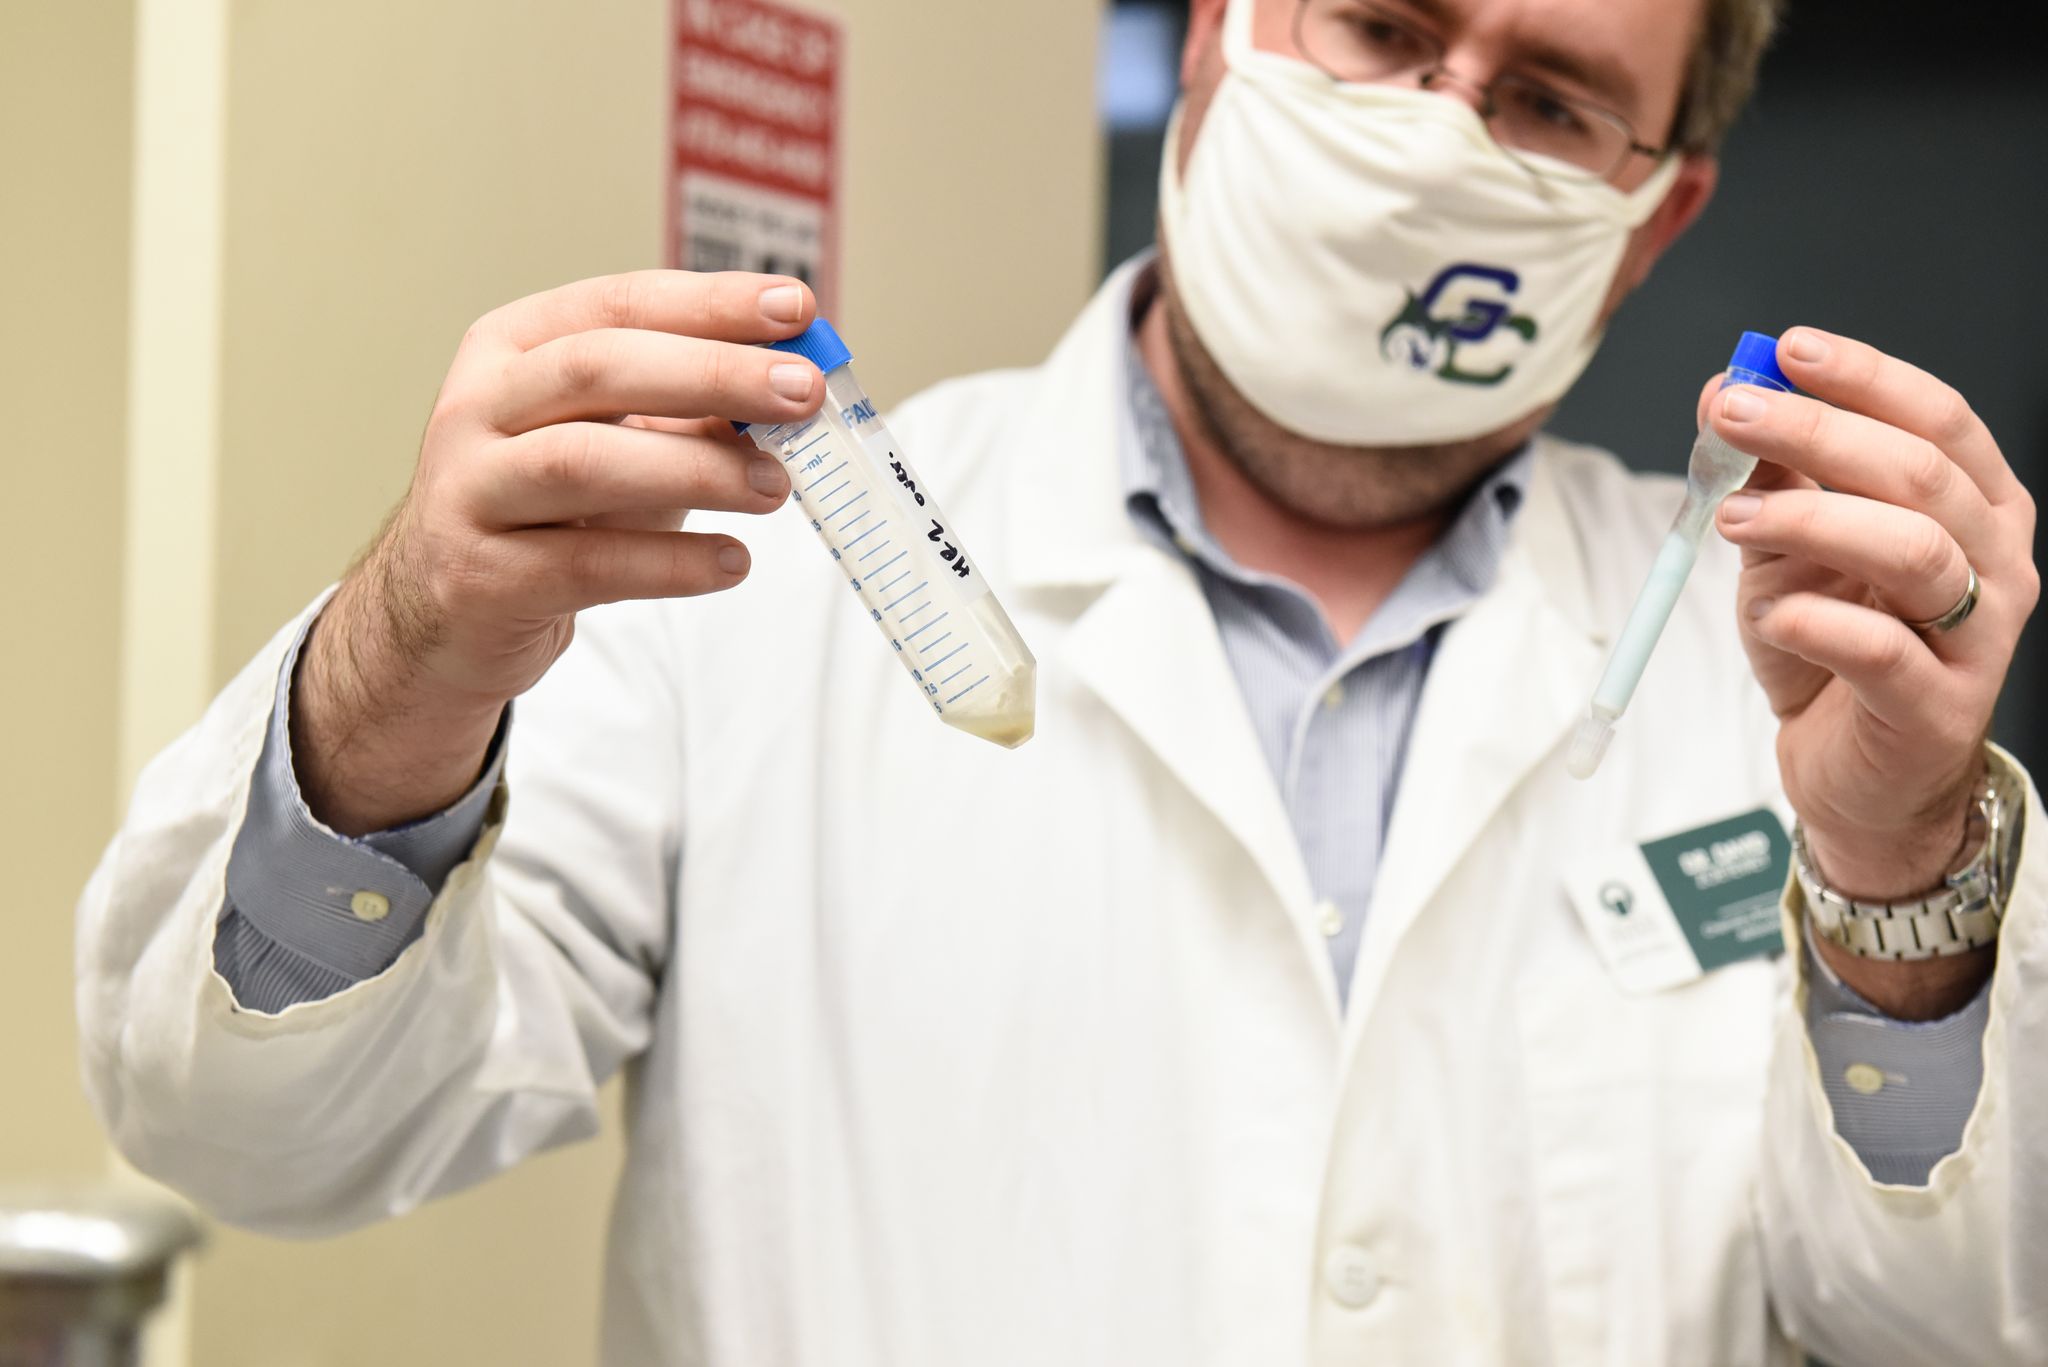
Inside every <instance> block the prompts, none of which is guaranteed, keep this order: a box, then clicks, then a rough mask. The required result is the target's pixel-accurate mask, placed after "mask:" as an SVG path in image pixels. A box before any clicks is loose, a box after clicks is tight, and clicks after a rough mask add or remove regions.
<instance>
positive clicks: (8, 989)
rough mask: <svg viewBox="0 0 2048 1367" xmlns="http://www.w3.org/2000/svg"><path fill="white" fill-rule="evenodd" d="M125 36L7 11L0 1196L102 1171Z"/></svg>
mask: <svg viewBox="0 0 2048 1367" xmlns="http://www.w3.org/2000/svg"><path fill="white" fill-rule="evenodd" d="M130 22H131V21H130V17H129V12H128V6H127V5H126V4H117V3H111V2H103V0H6V3H5V4H0V273H4V276H5V288H4V289H0V414H5V415H6V417H5V423H6V426H5V430H4V435H0V472H4V480H5V485H4V487H5V494H4V496H0V507H4V509H5V513H6V530H5V533H4V534H0V621H4V623H5V628H4V633H5V634H4V637H0V640H4V642H5V644H4V645H0V717H5V718H6V719H7V720H6V723H5V725H4V727H0V867H4V868H5V869H6V870H7V878H8V883H9V896H8V898H7V901H8V903H9V905H8V906H7V908H6V909H5V911H4V912H0V919H4V923H5V927H6V934H5V949H4V951H0V1182H7V1181H10V1180H21V1179H24V1178H27V1177H30V1176H33V1175H38V1174H41V1175H66V1176H75V1177H88V1176H92V1175H95V1174H97V1173H99V1172H100V1171H102V1170H103V1169H104V1167H105V1164H106V1159H105V1156H104V1155H105V1151H104V1149H103V1148H102V1146H101V1144H100V1142H99V1138H98V1131H97V1129H96V1128H95V1126H94V1125H93V1122H92V1117H91V1115H90V1114H89V1113H88V1111H87V1110H86V1106H85V1100H84V1095H83V1093H82V1092H81V1091H80V1090H79V1084H78V1064H77V1061H76V1055H75V1046H74V1040H75V1032H74V1031H73V1029H72V1026H71V906H72V903H73V902H74V901H75V900H76V899H77V897H78V890H79V887H80V885H81V884H82V883H83V882H84V880H85V876H86V873H87V872H88V871H89V870H90V869H91V868H92V864H93V861H94V859H95V858H96V857H97V856H98V853H99V847H100V845H101V844H102V843H103V842H104V841H105V839H106V836H107V829H108V820H109V816H110V814H111V813H112V811H113V807H114V789H115V777H116V763H115V746H116V726H115V718H116V711H117V701H118V671H117V666H118V646H119V638H120V597H121V568H122V544H121V543H122V520H121V508H122V439H123V432H124V423H125V421H126V412H127V403H126V398H127V396H126V384H127V381H126V365H125V362H124V357H125V354H126V348H127V328H128V313H127V309H128V295H127V291H128V176H129V149H128V138H129V112H130V104H129V98H130V97H129V51H130V46H131V30H130Z"/></svg>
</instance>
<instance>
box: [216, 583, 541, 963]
mask: <svg viewBox="0 0 2048 1367" xmlns="http://www.w3.org/2000/svg"><path fill="white" fill-rule="evenodd" d="M312 620H317V619H309V621H308V624H307V627H306V629H305V630H302V631H301V632H300V634H299V637H298V639H296V640H295V641H293V642H292V644H291V647H290V648H289V649H288V650H287V651H286V653H285V657H284V660H283V663H282V665H281V666H280V668H279V670H278V678H277V687H276V693H275V696H274V699H273V702H272V707H271V715H270V723H269V729H268V732H267V734H266V736H265V738H264V743H263V751H262V754H261V755H260V756H259V758H258V760H257V763H256V769H255V773H254V774H253V775H252V778H251V784H250V790H249V805H248V810H247V813H246V815H245V818H244V820H243V823H242V827H241V829H240V830H239V831H238V832H237V833H236V836H235V843H234V849H233V851H232V853H231V855H230V857H229V860H228V869H227V903H228V908H227V909H231V910H232V911H233V912H235V913H236V914H238V915H239V916H240V918H241V919H242V920H243V921H244V922H245V923H246V924H247V927H248V929H250V930H253V931H255V932H256V933H257V934H258V935H259V936H261V937H262V938H264V939H267V940H269V941H271V942H273V943H275V944H277V945H279V946H281V947H283V948H285V949H288V950H290V951H291V952H292V953H293V954H294V955H296V956H298V957H299V958H300V959H303V960H305V961H307V962H308V963H309V964H311V965H315V966H317V967H318V968H320V969H323V970H325V971H326V972H327V973H331V974H334V975H338V976H339V977H340V978H342V979H344V980H346V981H348V982H351V983H353V982H360V981H362V980H364V979H366V978H370V977H374V976H376V975H377V974H378V973H381V972H383V971H384V970H385V969H386V968H388V967H390V965H391V964H392V962H393V961H395V960H396V959H397V958H398V956H399V954H400V953H402V952H403V951H404V949H405V947H406V946H407V945H409V944H411V943H412V941H413V940H414V939H416V938H418V935H419V932H420V929H421V926H422V925H423V923H424V920H425V916H426V912H427V908H428V907H429V906H431V905H432V903H433V900H434V897H435V895H436V893H437V891H438V889H439V888H440V886H441V884H442V883H443V882H445V881H446V879H447V877H448V874H449V871H450V870H452V869H453V868H455V867H456V866H457V865H458V864H460V863H461V862H462V861H463V860H464V859H466V858H468V857H469V855H470V854H471V853H472V852H473V851H474V850H475V848H476V844H477V841H478V839H479V837H480V836H481V835H482V833H483V829H484V826H485V822H486V819H487V815H488V811H489V808H490V806H491V800H492V797H493V795H494V793H495V792H496V791H497V789H498V788H499V785H500V783H501V781H502V776H503V772H504V764H505V749H506V744H507V735H508V732H509V729H510V725H511V711H510V708H509V707H508V708H507V709H506V714H505V716H504V717H503V718H501V719H500V721H499V724H498V731H497V734H496V735H495V736H493V738H492V740H491V747H490V750H489V752H488V755H487V759H486V763H485V765H484V768H483V772H482V774H481V775H480V776H479V777H478V779H477V781H476V782H475V783H474V784H473V785H472V786H471V787H470V789H469V790H468V791H467V792H465V793H464V794H463V795H462V796H461V797H460V798H458V799H457V800H456V801H455V802H454V803H453V804H451V805H450V806H449V807H447V808H445V809H444V810H442V811H440V812H437V813H435V814H433V815H432V816H429V817H426V818H423V819H422V820H419V821H414V822H409V823H407V824H405V825H403V826H400V827H396V828H393V829H391V830H387V831H379V832H376V833H374V834H371V835H367V836H362V837H351V836H345V835H342V834H340V833H339V832H337V831H335V830H333V829H331V828H330V827H328V826H327V825H325V824H324V823H322V822H321V821H320V820H319V818H318V817H316V816H314V815H313V813H312V811H311V809H310V808H309V807H308V806H307V805H306V800H305V797H304V794H303V793H302V792H301V791H300V789H299V784H298V777H297V774H296V773H295V771H294V769H293V765H292V755H291V711H290V708H291V686H292V677H293V673H294V670H295V669H296V666H297V664H298V659H299V652H300V650H301V648H302V647H303V646H304V644H305V640H306V632H307V631H309V630H310V629H311V622H312ZM224 910H226V909H224ZM223 947H224V945H223V944H222V943H221V942H217V945H216V958H217V959H218V958H219V950H220V949H221V948H223ZM217 966H218V967H220V968H221V969H222V973H223V976H224V977H227V978H228V980H229V982H230V984H231V985H233V984H234V983H235V976H236V975H235V974H234V973H233V972H232V971H230V970H231V969H232V967H233V965H232V964H226V963H221V964H217ZM311 995H314V996H324V995H328V993H327V992H325V991H316V992H313V993H312V994H311Z"/></svg>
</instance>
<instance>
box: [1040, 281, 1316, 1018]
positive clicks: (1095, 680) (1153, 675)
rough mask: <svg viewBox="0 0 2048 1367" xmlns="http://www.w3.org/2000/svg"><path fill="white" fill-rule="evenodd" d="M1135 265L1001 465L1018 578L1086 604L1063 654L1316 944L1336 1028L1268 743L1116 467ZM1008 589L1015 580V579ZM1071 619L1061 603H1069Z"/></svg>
mask: <svg viewBox="0 0 2048 1367" xmlns="http://www.w3.org/2000/svg"><path fill="white" fill-rule="evenodd" d="M1139 269H1140V267H1139V266H1138V265H1132V266H1127V267H1125V268H1124V269H1122V270H1120V271H1118V272H1117V273H1116V274H1115V275H1113V276H1111V277H1110V279H1109V280H1108V281H1107V282H1106V283H1105V284H1104V285H1103V287H1102V289H1101V290H1100V291H1099V292H1098V293H1097V295H1096V297H1095V300H1094V302H1092V303H1091V304H1090V305H1089V306H1088V308H1087V309H1086V310H1085V311H1084V312H1083V313H1082V315H1081V317H1080V319H1079V320H1078V321H1077V322H1076V323H1075V324H1074V326H1073V328H1072V329H1071V330H1070V331H1069V332H1068V334H1067V336H1066V338H1065V339H1064V340H1063V341H1062V342H1061V343H1060V345H1059V347H1058V348H1056V349H1055V351H1054V352H1053V355H1052V356H1051V358H1049V359H1048V361H1047V363H1046V367H1045V371H1044V374H1043V376H1042V380H1041V383H1040V385H1039V389H1038V399H1037V401H1036V402H1034V403H1032V404H1031V405H1029V406H1028V407H1027V409H1026V410H1025V411H1024V412H1022V413H1020V414H1018V415H1017V419H1016V424H1015V427H1014V429H1013V431H1014V432H1015V437H1014V440H1016V441H1017V442H1019V443H1021V444H1023V449H1020V450H1018V451H1016V452H1015V453H1014V454H1013V455H1012V457H1011V458H1010V459H1009V460H1007V461H1006V462H1005V464H1006V466H1007V468H1008V470H1009V471H1010V482H1009V485H1008V487H1007V490H1006V494H1007V496H1006V500H1005V502H1006V504H1007V511H1008V514H1009V521H1010V528H1009V535H1008V537H1007V538H1006V550H1007V556H1008V565H1007V570H1008V578H1009V579H1010V581H1011V582H1012V583H1013V584H1014V585H1015V587H1016V589H1017V590H1018V593H1019V602H1029V601H1033V595H1039V594H1043V595H1046V597H1045V598H1044V599H1043V600H1042V601H1045V602H1047V603H1048V604H1050V603H1053V602H1065V603H1067V604H1069V605H1070V606H1069V607H1068V609H1067V611H1068V612H1071V611H1072V610H1073V609H1072V607H1071V605H1072V604H1073V603H1074V602H1075V595H1081V598H1080V601H1081V603H1082V604H1083V606H1081V607H1080V609H1079V612H1078V615H1077V616H1075V617H1074V618H1073V621H1072V625H1071V626H1070V627H1069V628H1068V630H1067V633H1066V636H1065V639H1064V640H1063V641H1062V642H1061V643H1060V645H1059V647H1058V648H1057V649H1058V655H1057V665H1058V667H1059V668H1060V669H1062V670H1065V671H1068V672H1070V673H1071V675H1072V677H1073V678H1074V679H1075V680H1077V681H1078V682H1079V683H1080V684H1081V685H1082V686H1084V687H1085V688H1087V689H1088V690H1089V691H1090V692H1092V693H1094V694H1095V695H1096V696H1097V697H1099V698H1100V699H1101V700H1102V701H1103V702H1104V704H1106V705H1107V706H1108V707H1109V708H1110V709H1112V710H1113V711H1114V712H1115V713H1116V715H1117V716H1118V717H1119V718H1120V719H1121V720H1122V721H1123V723H1124V724H1125V725H1126V726H1128V727H1129V728H1130V730H1131V731H1132V732H1133V733H1134V734H1135V735H1136V736H1137V738H1138V739H1139V740H1140V741H1141V742H1142V743H1143V744H1144V745H1145V747H1146V749H1147V750H1149V751H1150V752H1151V754H1152V756H1153V757H1154V758H1155V759H1156V760H1157V761H1158V762H1159V763H1160V764H1161V765H1162V766H1163V767H1164V768H1165V769H1166V770H1167V771H1168V772H1169V773H1171V774H1172V775H1173V777H1174V778H1175V779H1176V780H1177V781H1178V782H1179V783H1181V784H1182V785H1183V786H1184V787H1186V788H1187V790H1188V791H1189V792H1190V793H1192V794H1193V795H1194V797H1195V798H1196V799H1197V800H1198V801H1199V802H1200V803H1201V804H1202V806H1203V807H1204V808H1206V809H1207V810H1208V811H1209V812H1210V813H1211V814H1212V815H1213V816H1214V817H1215V818H1216V820H1217V821H1218V822H1219V823H1220V824H1221V826H1222V827H1223V829H1224V830H1225V831H1227V832H1228V833H1229V834H1230V836H1231V837H1232V838H1234V839H1235V840H1236V841H1237V842H1238V843H1239V844H1240V845H1241V846H1242V847H1243V848H1244V850H1245V851H1246V853H1247V854H1248V855H1249V856H1250V857H1251V859H1252V860H1253V862H1254V863H1255V864H1256V866H1257V867H1258V869H1259V871H1260V872H1261V873H1262V874H1263V875H1264V877H1265V879H1266V882H1267V883H1268V885H1269V886H1270V887H1271V888H1272V890H1273V895H1274V896H1275V898H1276V899H1278V901H1279V903H1280V910H1281V911H1282V913H1283V914H1285V915H1287V916H1288V918H1289V920H1290V921H1292V922H1293V923H1294V925H1295V928H1296V934H1297V936H1298V937H1299V938H1300V940H1301V943H1302V948H1303V951H1304V953H1305V954H1307V955H1309V956H1310V959H1311V962H1310V967H1311V969H1312V970H1313V972H1312V974H1311V976H1312V978H1313V980H1314V981H1315V982H1316V983H1318V984H1319V985H1321V988H1322V996H1323V999H1324V1006H1325V1008H1326V1010H1327V1011H1328V1013H1329V1017H1330V1020H1331V1021H1332V1023H1333V1025H1334V1023H1335V1021H1336V1019H1337V1000H1336V991H1335V987H1334V984H1332V983H1331V982H1330V975H1329V973H1328V972H1327V971H1325V970H1324V969H1323V967H1322V964H1323V961H1324V960H1323V956H1324V954H1325V952H1326V951H1325V950H1324V947H1323V944H1322V941H1321V937H1320V935H1318V934H1317V932H1316V931H1315V928H1314V926H1313V924H1312V922H1313V919H1314V916H1313V912H1312V910H1311V907H1310V904H1311V900H1312V897H1311V893H1310V890H1309V880H1308V872H1307V869H1306V867H1305V866H1304V865H1303V863H1302V859H1301V851H1300V848H1299V846H1298V845H1297V844H1296V843H1295V839H1294V831H1293V827H1292V826H1291V825H1290V824H1289V822H1288V819H1287V812H1286V809H1285V807H1284V806H1283V805H1282V804H1281V801H1280V794H1279V792H1278V790H1277V789H1276V788H1275V787H1274V784H1273V781H1272V777H1271V775H1270V773H1269V772H1268V771H1267V768H1266V761H1265V756H1264V755H1263V754H1262V753H1261V752H1260V750H1259V743H1258V736H1257V733H1256V732H1255V731H1254V730H1253V728H1252V722H1251V717H1250V714H1249V713H1248V712H1247V711H1246V709H1245V705H1244V699H1243V696H1242V695H1241V694H1240V693H1239V691H1238V687H1237V680H1236V676H1235V675H1234V674H1233V673H1232V672H1231V669H1230V662H1229V660H1228V658H1227V657H1226V656H1225V655H1224V653H1223V643H1222V640H1221V638H1220V637H1219V636H1218V635H1217V630H1216V622H1215V618H1214V617H1213V616H1212V615H1211V614H1210V611H1209V604H1208V601H1207V599H1206V598H1204V597H1203V595H1202V590H1201V585H1200V584H1199V583H1198V582H1197V581H1196V579H1195V576H1194V573H1193V571H1192V570H1190V569H1189V568H1188V566H1187V565H1186V564H1184V563H1182V562H1181V561H1179V560H1177V559H1176V558H1174V557H1173V556H1172V555H1170V554H1169V553H1167V552H1166V551H1164V550H1162V549H1160V548H1158V547H1156V546H1154V545H1152V544H1151V543H1150V542H1148V541H1147V540H1145V539H1144V538H1143V537H1142V536H1141V535H1139V533H1138V531H1137V529H1136V527H1135V526H1134V525H1133V524H1132V521H1131V517H1130V513H1129V510H1128V509H1127V507H1126V506H1125V501H1124V491H1123V487H1122V482H1121V479H1120V476H1119V467H1118V450H1117V446H1116V443H1117V442H1118V441H1120V440H1123V441H1128V440H1135V434H1134V433H1133V432H1132V431H1131V429H1130V422H1131V419H1130V414H1129V406H1128V404H1127V403H1126V402H1125V400H1124V398H1123V394H1122V385H1123V383H1124V364H1125V352H1124V348H1125V347H1126V346H1127V345H1128V344H1129V342H1128V339H1129V329H1130V296H1131V287H1132V284H1133V281H1134V280H1135V278H1136V275H1137V273H1138V270H1139ZM1005 588H1006V591H1007V586H1005ZM1061 615H1065V613H1062V614H1061Z"/></svg>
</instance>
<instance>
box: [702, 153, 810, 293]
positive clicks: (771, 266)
mask: <svg viewBox="0 0 2048 1367" xmlns="http://www.w3.org/2000/svg"><path fill="white" fill-rule="evenodd" d="M677 199H678V203H677V209H678V214H677V221H678V224H679V225H680V227H681V238H682V240H681V242H680V243H679V246H680V248H681V250H680V251H678V252H677V254H676V255H677V258H678V261H679V264H680V265H681V266H682V268H683V269H684V270H692V271H760V272H761V273H763V274H766V275H793V276H795V277H796V278H797V279H799V280H802V281H804V282H805V283H806V284H810V285H813V286H815V285H816V284H817V275H818V262H819V259H820V255H821V253H822V250H823V244H824V230H825V210H824V206H822V205H820V204H817V203H814V202H812V201H809V200H803V199H797V198H795V197H794V196H791V195H784V194H778V193H776V192H775V191H773V190H763V189H761V188H760V187H759V186H754V185H746V184H743V183H741V182H739V181H734V180H728V179H726V178H725V177H723V176H713V175H706V174H704V173H703V172H691V173H688V174H686V175H685V176H684V177H683V178H682V180H681V182H680V183H679V184H678V186H677Z"/></svg>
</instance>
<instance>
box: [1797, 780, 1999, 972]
mask: <svg viewBox="0 0 2048 1367" xmlns="http://www.w3.org/2000/svg"><path fill="white" fill-rule="evenodd" d="M2023 801H2024V798H2023V797H2022V796H2021V795H2020V794H2019V792H2018V791H2017V784H2016V783H2014V782H2013V781H2012V779H2011V775H2010V774H2009V773H2006V772H2003V768H2002V766H2001V765H1999V764H1998V763H1997V762H1996V761H1995V760H1994V761H1992V762H1991V764H1990V766H1989V768H1988V769H1987V773H1986V778H1985V784H1984V787H1983V789H1982V791H1981V792H1980V794H1979V796H1978V799H1977V814H1978V815H1979V816H1980V817H1981V818H1982V822H1983V827H1984V840H1983V843H1982V845H1981V846H1980V847H1979V848H1978V851H1977V853H1976V855H1975V856H1974V857H1973V858H1971V860H1970V861H1969V862H1968V863H1967V864H1965V865H1964V866H1963V867H1962V868H1960V869H1958V870H1957V871H1956V872H1954V873H1952V874H1950V875H1949V876H1948V877H1947V878H1946V879H1944V880H1943V883H1942V886H1941V887H1939V888H1936V889H1934V890H1933V891H1931V892H1928V893H1926V894H1924V895H1922V896H1919V897H1913V898H1907V899H1904V900H1901V901H1898V902H1868V901H1859V900H1857V899H1856V898H1852V897H1847V896H1844V895H1843V894H1842V893H1839V892H1836V891H1835V890H1834V889H1833V888H1830V887H1828V886H1827V885H1826V883H1825V882H1823V881H1822V879H1821V876H1820V872H1819V870H1818V869H1816V868H1815V866H1814V862H1813V857H1812V855H1811V854H1810V853H1809V852H1808V850H1807V847H1806V832H1805V830H1804V829H1803V828H1802V827H1801V826H1800V825H1798V824H1797V823H1795V824H1794V825H1793V828H1792V868H1793V876H1794V877H1795V878H1796V879H1797V880H1798V883H1799V890H1800V892H1801V893H1802V894H1803V896H1804V897H1805V900H1806V907H1807V914H1808V916H1810V917H1811V918H1812V920H1813V928H1814V932H1815V933H1816V934H1818V935H1819V936H1820V937H1821V938H1822V939H1824V940H1827V941H1829V942H1831V943H1833V944H1836V945H1839V946H1841V947H1842V948H1844V949H1846V950H1848V951H1849V952H1850V953H1852V954H1857V955H1860V956H1862V957H1864V958H1868V959H1906V960H1911V959H1935V958H1942V957H1945V956H1947V955H1952V954H1962V953H1966V952H1967V951H1969V950H1972V949H1977V948H1981V947H1982V946H1984V945H1988V944H1991V943H1993V942H1994V941H1996V940H1997V939H1998V929H1999V922H2000V919H2001V918H2002V917H2003V915H2004V912H2005V891H2006V886H2007V884H2008V881H2009V878H2010V871H2011V864H2012V860H2013V857H2014V856H2015V855H2016V854H2017V852H2018V842H2017V840H2016V838H2015V837H2016V836H2017V834H2018V832H2017V829H2016V828H2017V825H2018V816H2019V812H2020V807H2019V804H2020V803H2021V802H2023Z"/></svg>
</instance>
